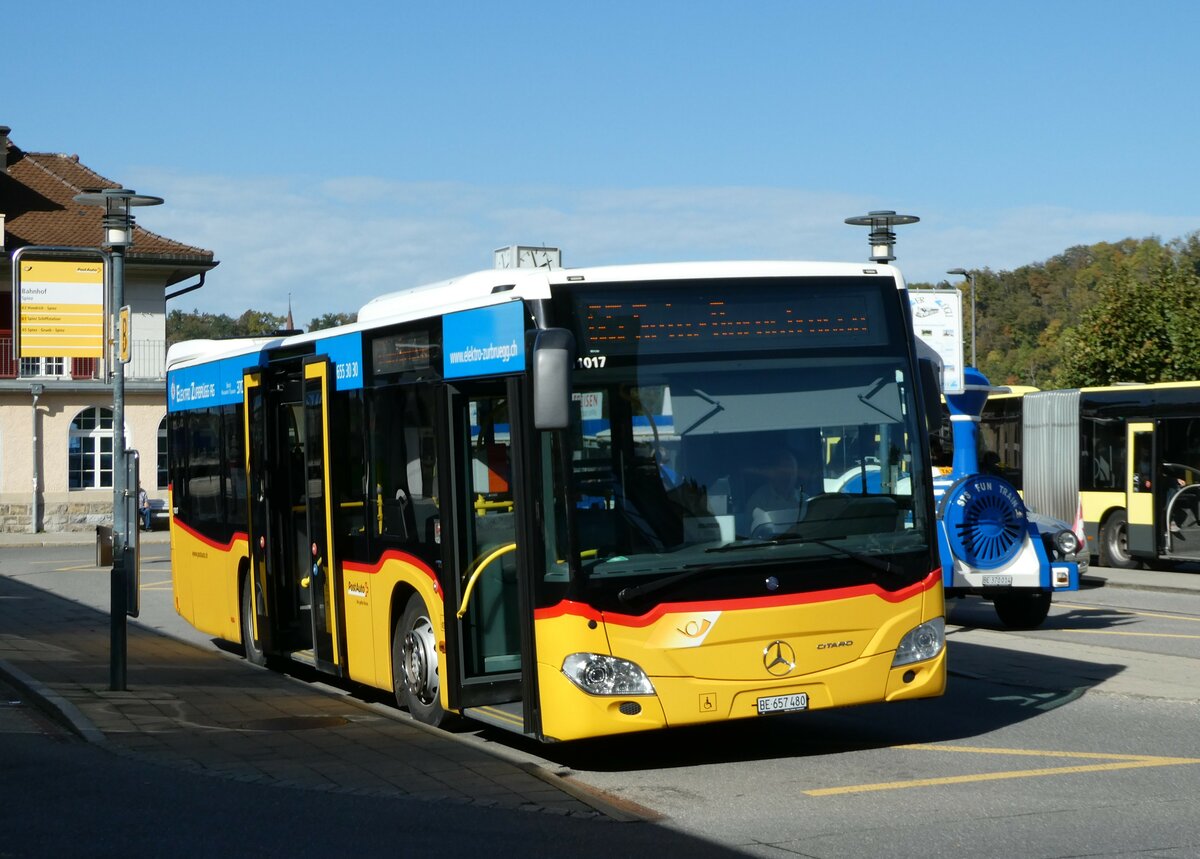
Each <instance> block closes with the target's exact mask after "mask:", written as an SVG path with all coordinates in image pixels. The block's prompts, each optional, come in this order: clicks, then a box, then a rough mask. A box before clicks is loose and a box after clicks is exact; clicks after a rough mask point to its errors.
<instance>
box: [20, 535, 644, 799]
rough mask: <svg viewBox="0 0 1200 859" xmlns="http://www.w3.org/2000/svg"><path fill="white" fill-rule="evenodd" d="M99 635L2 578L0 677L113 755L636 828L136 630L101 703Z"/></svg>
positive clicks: (458, 750) (443, 742) (314, 694)
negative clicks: (123, 669)
mask: <svg viewBox="0 0 1200 859" xmlns="http://www.w3.org/2000/svg"><path fill="white" fill-rule="evenodd" d="M150 536H151V537H152V538H153V537H154V536H157V535H150ZM163 536H165V534H164V535H163ZM92 539H94V537H93V538H92ZM0 545H16V543H14V542H10V541H3V540H0ZM21 545H29V544H28V543H24V544H21ZM109 635H110V632H109V618H108V615H107V614H104V613H101V612H98V611H96V610H94V609H91V608H88V607H85V606H82V605H79V604H78V603H75V602H71V601H69V600H66V599H63V598H61V597H58V596H55V595H53V594H50V593H47V592H45V591H42V590H40V589H38V588H34V587H31V586H29V585H26V584H23V583H21V582H19V581H15V580H13V579H10V578H7V577H3V576H0V674H3V675H6V676H8V677H9V678H10V679H12V680H13V681H14V682H15V683H16V684H17V685H18V686H20V687H22V688H24V690H25V691H26V692H27V693H29V694H32V695H34V696H35V697H37V698H39V699H41V701H42V702H43V703H45V704H48V705H50V707H52V708H53V709H54V710H56V711H57V712H58V714H60V715H62V716H64V717H65V718H67V719H68V720H69V721H70V722H71V724H72V726H73V727H74V729H75V730H76V732H77V733H79V734H81V735H82V736H83V737H84V738H85V739H87V740H89V741H91V742H94V743H99V744H102V745H104V746H106V747H107V748H109V749H111V750H113V751H115V752H117V753H120V754H124V755H129V756H133V757H136V758H139V759H143V760H146V761H150V762H154V763H160V764H167V765H174V766H179V767H183V768H185V769H188V770H191V771H195V772H202V773H207V774H211V775H217V776H223V777H226V778H231V779H237V780H240V781H249V782H259V783H267V784H277V785H287V786H291V787H302V788H310V789H315V790H322V791H344V792H351V793H356V794H371V795H388V796H398V797H409V798H413V799H418V800H428V801H432V802H447V801H449V802H457V803H470V804H476V805H482V806H494V807H499V808H512V809H523V810H533V811H543V812H551V813H556V814H562V815H575V816H581V817H588V818H603V817H609V818H614V819H624V820H629V819H634V818H636V817H637V815H636V814H631V813H628V812H627V811H625V810H623V809H621V808H619V807H617V806H616V805H613V804H609V803H607V802H605V801H604V800H603V798H601V797H599V796H593V795H591V794H589V793H588V792H586V791H585V790H583V789H581V788H579V787H576V786H574V785H571V784H568V783H566V782H565V781H564V780H562V779H560V778H558V777H557V776H555V775H553V774H552V773H550V772H547V771H545V770H543V769H541V768H539V767H536V766H534V765H532V764H527V763H522V762H519V761H515V760H506V759H502V758H499V757H496V756H494V755H492V754H490V753H488V752H487V751H485V750H483V749H481V748H479V747H477V746H475V745H472V744H470V743H467V742H465V741H463V740H459V739H457V738H455V737H454V736H453V735H450V734H446V733H444V732H440V731H433V730H431V729H428V728H426V727H424V726H421V725H417V724H415V723H413V722H411V721H410V720H408V719H406V718H404V717H402V716H400V715H399V713H397V715H396V716H395V717H389V716H387V715H381V714H380V713H378V712H375V711H373V710H372V709H370V708H368V707H366V706H364V705H361V704H358V703H357V702H354V701H352V700H349V699H347V698H346V697H345V696H343V695H341V694H339V693H338V692H337V691H336V690H330V689H329V688H328V687H323V686H319V685H316V684H305V683H301V682H298V681H296V680H293V679H291V678H288V677H286V676H284V675H281V674H277V673H275V672H272V671H269V670H266V669H262V668H256V667H254V666H252V665H249V664H248V663H246V662H244V661H242V660H240V659H236V658H233V657H230V656H228V655H225V654H222V653H218V652H210V651H205V650H203V649H201V648H198V647H195V646H194V645H191V644H188V643H186V642H182V641H178V640H176V639H173V638H169V637H166V636H163V635H160V634H159V633H157V632H154V631H152V630H148V629H145V628H143V627H140V626H138V625H136V624H134V623H130V624H129V625H128V636H127V640H128V660H127V665H128V674H127V679H128V682H127V684H126V685H127V689H128V691H123V692H112V691H109V685H110V684H109Z"/></svg>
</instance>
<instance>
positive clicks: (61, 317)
mask: <svg viewBox="0 0 1200 859" xmlns="http://www.w3.org/2000/svg"><path fill="white" fill-rule="evenodd" d="M20 278H21V292H20V303H21V304H20V306H21V357H22V358H41V357H59V356H61V357H63V358H101V357H103V356H104V340H105V338H104V322H105V320H104V266H103V265H102V264H101V263H99V262H91V261H78V260H76V261H72V262H64V261H52V260H22V261H21V263H20Z"/></svg>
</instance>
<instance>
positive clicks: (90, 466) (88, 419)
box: [67, 406, 113, 489]
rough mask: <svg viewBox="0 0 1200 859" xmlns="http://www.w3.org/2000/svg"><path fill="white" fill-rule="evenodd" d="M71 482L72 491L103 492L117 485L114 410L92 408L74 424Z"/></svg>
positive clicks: (100, 407) (70, 457) (86, 410)
mask: <svg viewBox="0 0 1200 859" xmlns="http://www.w3.org/2000/svg"><path fill="white" fill-rule="evenodd" d="M68 445H69V448H68V454H67V460H68V463H67V472H68V474H67V480H68V486H69V487H70V488H71V489H103V488H105V487H111V486H112V485H113V414H112V409H106V408H104V407H103V406H92V407H90V408H86V409H84V410H83V411H81V412H80V413H79V414H77V415H76V416H75V420H73V421H71V435H70V440H69V442H68Z"/></svg>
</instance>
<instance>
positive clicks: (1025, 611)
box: [934, 367, 1080, 629]
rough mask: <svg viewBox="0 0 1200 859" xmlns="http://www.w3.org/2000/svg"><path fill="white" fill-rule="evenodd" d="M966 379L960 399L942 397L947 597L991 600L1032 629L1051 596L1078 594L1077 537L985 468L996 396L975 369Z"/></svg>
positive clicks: (1007, 620) (1009, 619) (942, 541)
mask: <svg viewBox="0 0 1200 859" xmlns="http://www.w3.org/2000/svg"><path fill="white" fill-rule="evenodd" d="M965 376H966V379H965V381H966V384H965V385H964V390H963V391H962V393H958V394H950V395H947V396H946V398H945V399H946V406H947V409H948V411H949V415H950V425H951V431H952V439H953V446H954V459H953V464H952V466H951V469H950V473H949V474H943V475H940V476H938V477H936V478H935V480H934V499H935V501H936V503H937V518H938V529H937V531H938V544H939V545H938V548H939V551H940V553H941V559H942V583H943V585H944V587H945V592H946V596H947V597H963V596H980V597H983V598H985V599H989V600H991V601H992V603H993V604H994V605H995V607H996V614H997V615H998V616H999V618H1000V622H1001V623H1003V624H1004V625H1005V626H1007V627H1011V628H1014V629H1032V628H1034V627H1038V626H1040V625H1041V624H1042V622H1043V621H1044V620H1045V619H1046V615H1047V613H1048V612H1049V611H1050V600H1051V596H1052V595H1053V594H1054V593H1056V592H1060V591H1074V590H1078V589H1079V564H1078V563H1077V562H1076V553H1077V552H1078V551H1079V549H1080V541H1079V537H1078V535H1077V534H1076V533H1075V532H1074V531H1073V530H1072V528H1071V526H1070V525H1068V524H1067V523H1065V522H1062V521H1060V520H1057V519H1053V518H1051V517H1048V516H1041V515H1038V514H1036V513H1034V512H1033V511H1031V510H1029V509H1028V508H1027V507H1026V506H1025V502H1024V501H1023V500H1022V498H1021V495H1020V493H1019V492H1018V491H1017V489H1016V488H1015V487H1014V486H1013V485H1012V484H1011V483H1009V482H1008V481H1007V480H1005V479H1004V478H1003V477H1002V476H1000V475H997V474H990V473H986V472H985V471H984V470H983V469H981V468H980V466H979V455H978V437H979V416H980V414H981V413H982V412H983V405H984V403H985V402H986V401H987V397H988V394H989V393H990V392H991V391H994V390H996V389H995V388H993V387H992V386H991V385H990V384H989V382H988V380H987V378H986V377H985V376H984V375H983V374H982V373H980V372H979V371H978V370H976V369H974V368H972V367H968V368H966V370H965Z"/></svg>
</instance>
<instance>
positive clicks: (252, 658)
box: [242, 573, 267, 665]
mask: <svg viewBox="0 0 1200 859" xmlns="http://www.w3.org/2000/svg"><path fill="white" fill-rule="evenodd" d="M252 587H254V584H253V582H252V581H251V580H250V574H249V573H246V575H244V576H242V648H243V649H244V650H245V652H246V661H247V662H249V663H250V664H251V665H266V664H267V655H266V654H265V653H263V649H262V645H261V644H260V643H259V642H258V641H257V640H256V639H255V638H254V600H253V597H252V596H251V590H250V589H251V588H252Z"/></svg>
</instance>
